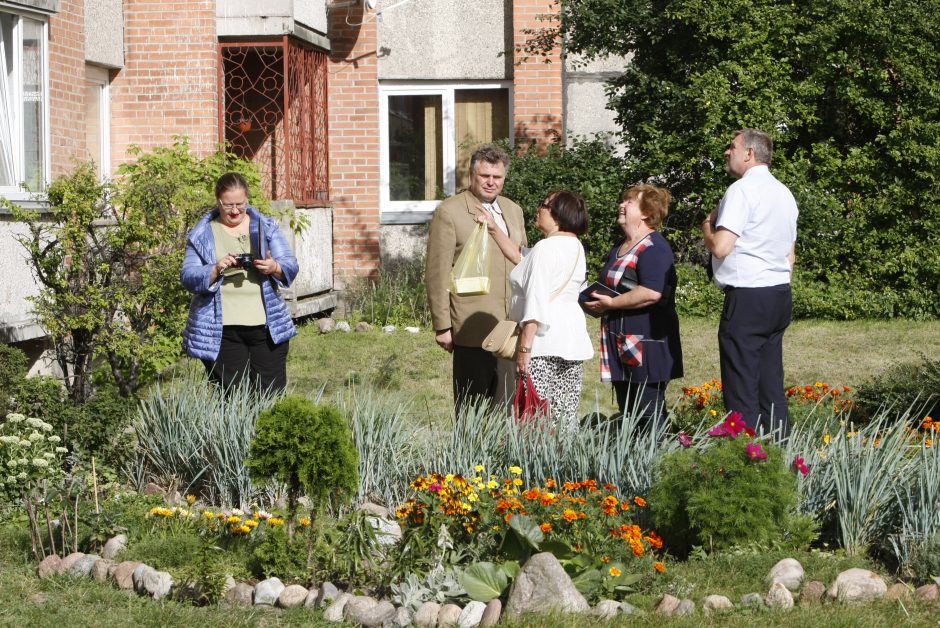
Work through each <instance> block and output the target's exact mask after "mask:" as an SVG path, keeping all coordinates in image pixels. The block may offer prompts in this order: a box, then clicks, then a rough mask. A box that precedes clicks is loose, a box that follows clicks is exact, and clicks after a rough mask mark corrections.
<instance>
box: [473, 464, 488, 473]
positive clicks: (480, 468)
mask: <svg viewBox="0 0 940 628" xmlns="http://www.w3.org/2000/svg"><path fill="white" fill-rule="evenodd" d="M473 470H474V471H476V472H477V473H483V471H485V470H486V467H484V466H483V465H482V464H478V465H477V466H475V467H473Z"/></svg>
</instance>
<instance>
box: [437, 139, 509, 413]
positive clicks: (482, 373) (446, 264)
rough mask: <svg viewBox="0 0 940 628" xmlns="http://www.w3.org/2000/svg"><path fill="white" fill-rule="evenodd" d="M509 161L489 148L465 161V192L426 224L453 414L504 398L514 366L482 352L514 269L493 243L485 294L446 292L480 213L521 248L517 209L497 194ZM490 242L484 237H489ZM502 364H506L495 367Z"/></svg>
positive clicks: (505, 307)
mask: <svg viewBox="0 0 940 628" xmlns="http://www.w3.org/2000/svg"><path fill="white" fill-rule="evenodd" d="M508 167H509V156H508V155H507V154H506V153H505V152H504V151H503V150H502V149H500V148H498V147H496V146H493V145H486V146H482V147H481V148H479V149H477V150H476V151H475V152H474V153H473V156H472V157H471V158H470V188H469V189H468V190H467V191H465V192H462V193H460V194H457V195H455V196H452V197H451V198H449V199H447V200H446V201H444V202H443V203H441V204H440V205H439V206H438V208H437V210H435V212H434V217H433V218H432V219H431V229H430V234H429V237H428V255H427V286H428V302H429V303H430V306H431V322H432V324H433V325H434V332H435V335H436V340H437V344H438V345H439V346H440V347H441V348H443V349H445V350H446V351H449V352H451V353H452V354H453V387H454V403H455V406H456V408H457V411H458V412H459V411H460V408H461V406H462V405H463V403H464V402H465V401H467V400H468V399H470V398H471V397H485V398H488V399H491V400H494V401H496V402H499V401H503V400H504V399H506V397H507V395H508V390H507V388H508V386H509V385H511V382H512V381H513V377H514V373H513V364H512V363H511V362H509V361H507V360H498V359H497V358H496V357H495V356H494V355H493V354H492V353H490V352H489V351H486V350H484V349H482V348H481V346H480V345H481V344H482V342H483V339H484V338H486V336H487V334H489V333H490V332H491V331H492V330H493V327H495V326H496V323H498V322H499V321H501V320H504V319H505V318H506V314H507V312H508V311H509V296H510V295H509V281H508V278H509V273H510V271H512V269H513V268H514V267H515V264H513V263H511V262H510V261H509V260H507V259H506V258H505V257H504V256H503V254H502V253H501V252H500V251H499V249H498V248H497V247H496V246H495V243H493V242H491V245H492V246H490V247H489V252H488V255H489V273H488V274H489V278H490V291H489V294H486V295H479V296H459V295H456V294H451V293H450V292H449V291H448V284H449V281H450V272H451V269H452V268H453V266H454V261H455V260H456V259H457V256H458V255H460V252H461V250H463V247H464V245H465V244H466V242H467V240H468V239H469V238H470V235H471V234H472V233H473V230H474V229H475V228H476V226H477V216H478V215H479V214H480V208H481V207H485V208H486V209H487V210H489V211H490V212H491V213H492V214H493V216H494V218H495V220H496V223H497V225H498V226H499V227H500V228H501V229H503V231H505V232H506V233H507V234H508V235H509V237H510V238H512V240H513V241H514V242H516V243H518V244H519V245H521V246H524V245H525V244H526V236H525V223H524V219H523V217H522V209H521V208H520V207H519V206H518V205H516V204H515V203H513V202H512V201H510V200H509V199H508V198H506V197H504V196H500V195H499V193H500V192H502V190H503V184H504V183H505V182H506V170H507V168H508ZM488 237H489V236H488ZM502 362H505V364H499V363H502Z"/></svg>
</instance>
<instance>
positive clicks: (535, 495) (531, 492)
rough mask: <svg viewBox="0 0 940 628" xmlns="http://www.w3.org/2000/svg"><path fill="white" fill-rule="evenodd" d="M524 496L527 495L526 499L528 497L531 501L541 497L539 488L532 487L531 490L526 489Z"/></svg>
mask: <svg viewBox="0 0 940 628" xmlns="http://www.w3.org/2000/svg"><path fill="white" fill-rule="evenodd" d="M522 496H523V497H525V498H526V499H528V500H529V501H532V500H535V499H538V498H539V489H537V488H530V489H529V490H527V491H525V492H524V493H522Z"/></svg>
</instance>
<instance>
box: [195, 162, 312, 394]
mask: <svg viewBox="0 0 940 628" xmlns="http://www.w3.org/2000/svg"><path fill="white" fill-rule="evenodd" d="M215 196H216V199H217V201H218V205H217V206H216V207H215V208H214V209H212V211H210V212H209V213H208V214H206V216H204V217H203V218H202V219H201V220H200V221H199V223H198V224H197V225H196V226H195V227H194V228H193V230H192V231H190V232H189V236H188V238H187V243H186V257H185V259H184V261H183V272H182V273H181V275H180V279H181V281H182V282H183V286H185V287H186V289H187V290H189V291H190V292H192V293H193V297H192V301H191V302H190V307H189V320H188V322H187V324H186V329H185V331H184V332H183V348H184V349H185V351H186V353H187V354H188V355H190V356H192V357H194V358H198V359H200V360H202V363H203V364H204V365H205V367H206V372H207V373H208V375H209V378H210V379H211V380H213V381H215V382H218V383H219V384H221V385H222V386H223V387H225V388H228V387H229V386H231V385H233V384H237V383H239V382H241V381H242V380H243V379H244V378H245V377H248V378H249V380H250V382H251V383H252V384H253V385H254V386H256V387H258V388H259V389H262V390H264V389H269V388H271V389H274V390H284V388H286V387H287V351H288V346H289V344H290V343H289V340H290V339H291V338H292V337H294V336H295V335H296V334H297V331H296V329H295V328H294V322H293V320H292V319H291V315H290V312H289V311H288V309H287V305H286V304H285V303H284V299H283V298H282V297H281V294H280V289H281V288H286V287H288V286H290V284H291V283H292V282H293V281H294V277H296V276H297V268H298V267H297V258H295V257H294V253H293V251H291V248H290V245H288V243H287V239H286V238H285V237H284V234H283V232H282V231H281V229H280V227H279V226H278V224H277V221H275V220H274V219H273V218H270V217H268V216H264V215H262V214H261V213H260V212H259V211H258V210H257V209H255V208H254V207H252V206H250V205H249V204H248V183H247V182H246V181H245V179H244V178H243V177H242V176H241V175H240V174H237V173H235V172H229V173H227V174H224V175H222V176H221V177H220V178H219V180H218V182H217V183H216V186H215Z"/></svg>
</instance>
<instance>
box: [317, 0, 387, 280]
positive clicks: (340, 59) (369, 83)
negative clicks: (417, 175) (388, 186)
mask: <svg viewBox="0 0 940 628" xmlns="http://www.w3.org/2000/svg"><path fill="white" fill-rule="evenodd" d="M349 4H350V5H351V6H346V7H343V6H334V7H330V9H329V36H330V41H331V43H332V50H331V53H330V63H329V78H328V81H329V105H328V107H329V138H330V140H329V142H330V199H331V200H332V201H333V207H334V209H333V264H334V273H335V277H334V281H335V285H336V287H337V288H342V287H343V285H344V283H345V281H344V279H348V278H350V277H353V276H363V275H369V274H372V273H374V272H375V271H376V269H377V268H378V265H379V84H378V62H377V59H376V56H375V52H376V46H377V32H376V22H375V20H374V19H371V18H369V19H365V20H364V18H366V17H367V14H365V13H364V12H363V9H362V4H361V3H358V2H357V3H349ZM360 22H365V23H363V24H361V25H358V24H359V23H360Z"/></svg>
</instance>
